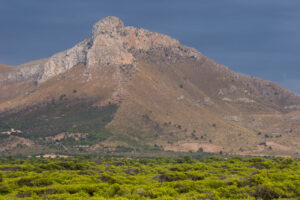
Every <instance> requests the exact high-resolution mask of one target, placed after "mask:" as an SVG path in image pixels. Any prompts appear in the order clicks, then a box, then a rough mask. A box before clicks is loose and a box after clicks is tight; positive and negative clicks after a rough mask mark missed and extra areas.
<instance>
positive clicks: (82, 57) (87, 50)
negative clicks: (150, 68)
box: [2, 17, 202, 83]
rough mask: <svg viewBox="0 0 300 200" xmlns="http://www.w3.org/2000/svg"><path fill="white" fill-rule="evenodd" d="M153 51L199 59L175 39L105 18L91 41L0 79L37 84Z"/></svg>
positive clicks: (123, 62)
mask: <svg viewBox="0 0 300 200" xmlns="http://www.w3.org/2000/svg"><path fill="white" fill-rule="evenodd" d="M155 48H171V49H172V50H173V51H174V52H176V53H177V54H178V55H181V56H188V57H191V56H193V57H195V58H196V57H199V56H200V57H201V56H202V55H201V54H200V53H199V52H197V51H196V50H194V49H192V48H187V47H184V46H182V45H180V44H179V42H178V41H177V40H175V39H173V38H171V37H169V36H166V35H163V34H159V33H154V32H150V31H147V30H145V29H138V28H134V27H125V26H124V24H123V22H122V21H121V20H120V19H118V18H116V17H106V18H104V19H102V20H100V21H99V22H97V23H96V24H95V25H94V27H93V34H92V37H91V38H88V39H86V40H84V41H83V42H81V43H79V44H77V45H76V46H74V47H72V48H71V49H68V50H66V51H63V52H60V53H57V54H55V55H53V56H52V57H50V58H49V59H45V60H43V61H40V62H33V63H27V64H24V65H21V66H19V67H18V70H16V71H14V72H10V73H8V74H7V75H6V77H5V78H2V81H3V80H4V79H6V80H7V81H19V80H27V79H28V80H35V81H38V82H39V83H41V82H45V81H47V80H49V79H50V78H52V77H55V76H57V75H59V74H62V73H64V72H66V71H68V70H70V69H71V68H72V67H74V66H76V65H78V64H84V65H85V66H86V67H87V68H91V67H97V66H99V65H112V66H113V65H134V64H135V58H134V55H133V52H137V51H149V50H151V49H155Z"/></svg>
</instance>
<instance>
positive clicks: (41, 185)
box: [0, 156, 300, 200]
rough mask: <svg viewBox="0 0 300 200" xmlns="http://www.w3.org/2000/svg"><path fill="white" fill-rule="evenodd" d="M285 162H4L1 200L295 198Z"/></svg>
mask: <svg viewBox="0 0 300 200" xmlns="http://www.w3.org/2000/svg"><path fill="white" fill-rule="evenodd" d="M299 196H300V161H299V160H297V159H290V158H287V159H284V158H273V159H266V158H240V157H232V158H228V159H225V158H222V157H216V156H209V157H205V158H199V159H197V160H196V159H192V158H191V157H189V156H185V157H181V158H163V157H159V158H151V159H150V158H140V159H130V158H91V157H88V158H82V157H81V158H59V159H58V158H57V159H46V158H39V159H38V158H27V159H15V158H2V159H0V199H1V200H2V199H72V200H74V199H91V200H96V199H98V200H100V199H101V200H102V199H103V200H104V199H119V200H121V199H122V200H123V199H124V200H125V199H160V200H163V199H170V200H171V199H266V200H268V199H297V198H299Z"/></svg>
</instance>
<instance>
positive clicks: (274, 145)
mask: <svg viewBox="0 0 300 200" xmlns="http://www.w3.org/2000/svg"><path fill="white" fill-rule="evenodd" d="M266 145H267V146H271V147H272V149H274V150H280V151H290V150H292V148H291V147H288V146H284V145H281V144H278V143H275V142H272V141H269V142H266Z"/></svg>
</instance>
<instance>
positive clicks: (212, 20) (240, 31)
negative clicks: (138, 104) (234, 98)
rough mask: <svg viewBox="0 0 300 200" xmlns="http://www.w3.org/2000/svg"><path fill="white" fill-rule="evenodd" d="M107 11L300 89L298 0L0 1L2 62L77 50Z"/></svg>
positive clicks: (225, 62) (251, 72) (238, 67)
mask: <svg viewBox="0 0 300 200" xmlns="http://www.w3.org/2000/svg"><path fill="white" fill-rule="evenodd" d="M106 16H117V17H119V18H121V20H122V21H123V22H124V24H125V25H130V26H135V27H141V28H145V29H148V30H151V31H155V32H160V33H164V34H167V35H170V36H171V37H174V38H176V39H178V40H179V41H180V42H181V43H182V44H184V45H187V46H191V47H194V48H196V49H197V50H199V51H200V52H201V53H203V54H204V55H206V56H208V57H210V58H212V59H213V60H215V61H216V62H218V63H220V64H223V65H226V66H227V67H229V68H230V69H232V70H235V71H237V72H239V73H243V74H247V75H251V76H256V77H260V78H263V79H266V80H270V81H274V82H277V83H279V84H281V85H282V86H284V87H286V88H288V89H289V90H291V91H293V92H295V93H298V94H300V1H299V0H226V1H225V0H185V1H184V0H127V1H124V0H106V1H102V0H0V63H1V64H9V65H19V64H22V63H25V62H28V61H31V60H36V59H40V58H45V57H49V56H51V55H53V54H54V53H57V52H59V51H62V50H65V49H68V48H71V47H72V46H74V45H75V44H76V43H78V42H80V41H82V40H83V39H85V38H87V37H90V36H91V30H92V26H93V24H95V23H96V22H97V21H98V20H100V19H101V18H104V17H106Z"/></svg>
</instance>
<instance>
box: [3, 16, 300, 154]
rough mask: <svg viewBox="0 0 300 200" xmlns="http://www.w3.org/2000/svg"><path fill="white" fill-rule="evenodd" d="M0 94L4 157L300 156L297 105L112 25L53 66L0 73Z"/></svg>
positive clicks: (158, 38)
mask: <svg viewBox="0 0 300 200" xmlns="http://www.w3.org/2000/svg"><path fill="white" fill-rule="evenodd" d="M0 84H1V87H0V136H1V137H0V141H1V144H0V152H1V154H3V155H16V154H21V155H23V154H24V155H40V154H45V153H49V152H52V153H56V154H77V153H82V152H85V153H87V152H88V153H107V152H160V151H175V152H176V151H205V152H214V153H220V152H228V153H232V154H239V155H284V156H285V155H291V156H299V151H300V142H299V141H300V140H299V138H300V97H299V96H297V95H295V94H293V93H292V92H290V91H287V90H286V89H284V88H282V87H281V86H279V85H277V84H275V83H272V82H269V81H264V80H261V79H258V78H253V77H249V76H246V75H242V74H238V73H235V72H233V71H231V70H229V69H228V68H227V67H225V66H222V65H220V64H217V63H215V62H214V61H213V60H210V59H209V58H207V57H205V56H203V55H202V54H201V53H199V52H198V51H197V50H195V49H193V48H190V47H186V46H184V45H181V44H180V43H179V42H178V40H176V39H173V38H171V37H169V36H166V35H163V34H159V33H155V32H150V31H148V30H145V29H140V28H135V27H130V26H124V24H123V22H122V21H121V20H120V19H119V18H117V17H106V18H104V19H102V20H100V21H98V22H97V23H96V24H95V25H94V27H93V31H92V36H91V37H90V38H87V39H85V40H84V41H82V42H80V43H79V44H77V45H75V46H74V47H72V48H70V49H68V50H65V51H63V52H59V53H57V54H54V55H53V56H51V57H50V58H45V59H41V60H37V61H32V62H29V63H25V64H23V65H20V66H6V65H0Z"/></svg>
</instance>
